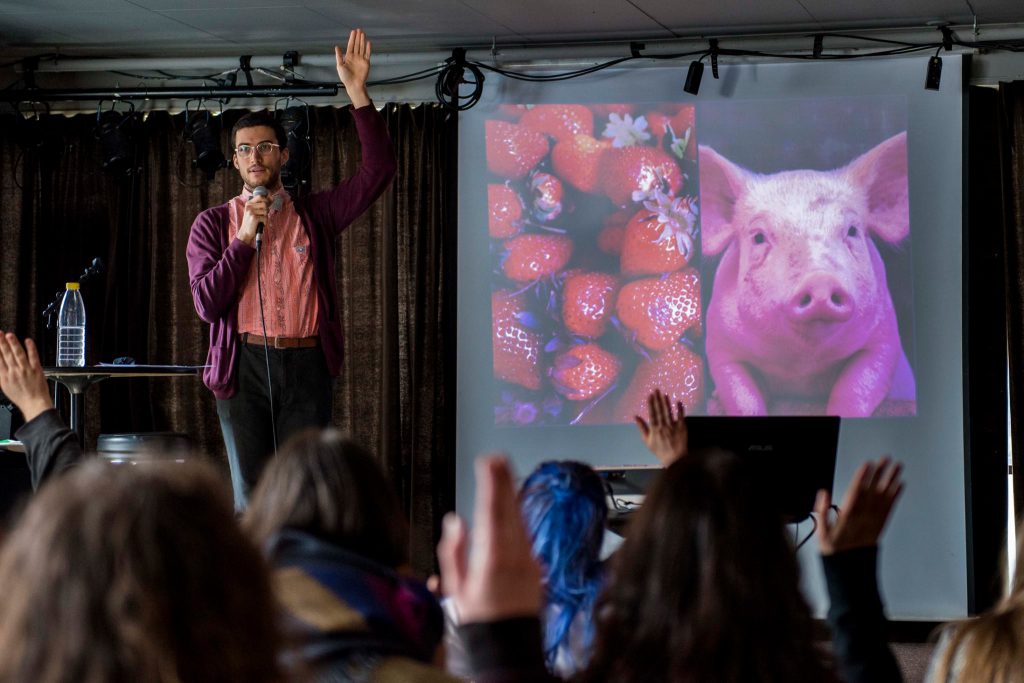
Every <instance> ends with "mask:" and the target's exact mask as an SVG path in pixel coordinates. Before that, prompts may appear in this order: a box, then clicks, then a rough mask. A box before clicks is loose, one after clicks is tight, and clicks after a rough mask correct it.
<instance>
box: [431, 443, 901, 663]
mask: <svg viewBox="0 0 1024 683" xmlns="http://www.w3.org/2000/svg"><path fill="white" fill-rule="evenodd" d="M477 473H478V481H477V485H478V493H477V505H476V510H475V518H474V519H475V528H474V538H473V543H472V544H470V543H469V540H468V536H467V532H466V529H465V526H464V525H463V524H462V523H461V522H460V521H458V520H457V519H453V520H449V521H446V525H445V533H444V535H443V536H442V540H441V543H440V545H439V547H438V553H439V559H440V562H441V569H442V581H443V585H444V589H445V592H446V593H447V594H448V595H450V596H452V599H453V600H454V601H455V602H456V605H457V607H458V609H459V612H460V614H461V615H462V618H463V620H464V622H463V626H462V627H461V628H460V632H461V634H462V636H463V638H464V639H466V641H467V643H469V647H468V651H469V653H470V658H471V661H472V665H473V667H474V672H475V674H476V675H477V677H488V676H495V677H496V676H498V675H500V676H501V677H502V679H503V680H506V681H526V680H549V679H545V678H544V676H545V674H544V673H543V671H542V669H543V662H542V660H541V657H540V653H539V649H540V636H539V627H538V624H537V621H536V615H537V614H538V613H539V607H540V586H539V581H538V579H537V578H536V577H537V576H538V574H539V569H538V568H537V565H536V563H535V561H534V560H533V558H532V557H531V556H530V553H529V545H528V540H527V537H526V532H525V530H524V529H523V526H522V523H521V521H520V520H519V517H518V514H517V513H516V512H515V508H514V498H513V495H514V494H513V493H512V492H511V473H510V472H509V469H508V465H507V463H505V461H504V460H503V459H500V458H490V459H483V460H481V461H480V462H479V463H478V468H477ZM755 483H756V482H751V481H749V479H748V478H746V476H745V474H744V470H743V468H742V467H741V466H740V463H739V461H738V460H737V459H736V458H735V457H733V456H729V455H725V454H721V453H719V454H697V455H692V454H691V455H688V456H687V457H685V458H682V459H679V460H677V461H676V462H674V463H673V464H672V465H670V466H669V467H668V468H667V469H666V470H665V472H664V473H663V475H662V476H661V477H660V478H659V480H658V481H657V483H656V484H655V485H654V486H653V488H652V490H651V491H650V492H649V494H648V497H647V500H646V501H645V504H644V507H643V509H642V510H641V512H640V516H639V517H638V518H637V519H636V520H635V521H634V523H633V526H632V527H631V529H630V534H629V537H628V538H627V540H626V543H625V544H624V545H623V546H622V548H620V550H619V552H618V553H617V556H616V558H615V559H614V560H613V566H612V570H611V577H610V579H609V586H608V589H607V592H606V593H605V595H604V596H603V597H602V598H601V599H600V600H599V602H598V606H597V615H598V617H597V629H598V632H597V638H596V641H595V646H594V651H593V655H592V659H591V663H590V665H589V666H588V668H587V670H586V671H585V672H583V674H581V675H580V676H578V677H577V678H576V679H574V680H580V681H591V680H594V681H608V680H615V681H634V680H635V681H649V680H659V681H734V680H735V681H738V680H758V681H771V680H780V681H794V680H801V681H803V680H808V681H831V680H838V675H837V672H836V671H835V670H834V669H833V668H832V666H831V665H830V663H829V662H828V660H827V658H826V657H825V656H824V654H823V653H822V652H821V650H820V649H819V646H818V645H817V644H815V643H814V641H813V633H812V629H811V616H810V613H809V610H808V608H807V605H806V604H805V602H804V601H803V598H802V597H801V595H800V593H799V590H798V586H797V566H796V561H795V557H794V555H793V552H792V548H791V546H790V545H789V543H788V539H787V537H786V535H785V534H784V532H783V527H782V524H781V521H779V520H778V519H774V520H773V519H770V518H768V517H767V516H766V515H765V514H764V511H763V508H760V507H753V505H754V501H755V500H756V497H757V495H758V494H757V491H756V488H757V487H756V486H755V485H754V484H755ZM901 486H902V485H901V483H900V480H899V467H898V466H897V467H893V466H892V465H891V464H890V463H889V462H888V461H887V460H883V461H882V462H880V463H879V464H878V465H875V464H873V463H868V464H865V465H864V466H862V467H861V468H860V470H859V471H858V473H857V476H856V477H855V479H854V481H853V483H852V484H851V486H850V489H849V490H848V492H847V495H846V498H845V499H844V509H843V511H842V512H841V513H839V515H838V517H837V519H836V520H834V521H831V520H828V519H824V520H822V523H821V524H820V531H819V541H820V543H821V547H822V551H823V552H824V553H825V554H826V555H827V557H828V559H827V560H826V564H825V570H826V573H827V574H828V575H829V588H830V591H838V597H839V602H840V603H841V604H840V605H839V606H838V609H837V608H836V605H833V609H831V610H830V621H831V623H832V625H833V627H834V628H836V629H837V633H836V642H837V645H838V646H839V648H838V652H837V656H838V657H839V658H840V665H839V666H840V669H839V671H840V672H841V673H842V674H843V675H844V677H848V680H849V681H851V682H852V681H867V680H872V681H896V680H900V674H899V670H898V668H897V667H896V664H895V660H894V658H893V657H892V654H891V652H889V650H888V646H887V644H886V643H885V640H884V628H883V627H884V615H883V614H882V611H881V601H880V599H879V598H878V594H877V586H876V584H875V568H874V564H873V562H874V554H875V549H874V544H875V543H876V542H877V539H878V535H879V534H880V533H881V530H882V528H883V527H884V524H885V520H886V519H887V518H888V515H889V512H890V511H891V509H892V505H893V504H894V502H895V500H896V498H897V497H898V496H899V493H900V491H901ZM818 502H819V507H820V506H824V507H823V508H821V509H820V510H819V512H820V513H821V512H823V513H827V512H828V503H829V502H830V501H829V500H828V497H827V496H824V495H823V496H820V498H819V501H818ZM865 558H870V560H871V562H872V563H871V564H870V565H868V563H866V562H865V561H863V560H864V559H865ZM535 582H536V583H535ZM832 595H833V599H835V598H836V595H837V594H836V592H833V593H832ZM854 596H856V597H858V598H859V599H851V598H853V597H854ZM531 617H533V619H531ZM535 650H536V651H535ZM844 658H845V659H847V660H849V661H842V660H843V659H844Z"/></svg>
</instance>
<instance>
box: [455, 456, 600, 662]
mask: <svg viewBox="0 0 1024 683" xmlns="http://www.w3.org/2000/svg"><path fill="white" fill-rule="evenodd" d="M519 506H520V509H521V512H522V515H523V518H524V521H525V523H526V529H527V533H528V534H529V536H530V540H531V543H532V546H533V554H534V556H535V557H536V558H537V559H538V560H539V561H540V566H541V568H542V572H543V576H542V581H543V584H544V609H543V623H544V657H545V661H546V663H547V666H548V668H549V669H550V670H551V671H553V672H554V673H556V674H558V675H560V676H564V677H568V676H570V675H572V674H573V673H575V672H577V671H579V670H580V669H582V668H583V667H584V666H585V665H586V663H587V659H588V658H589V656H590V647H591V643H592V641H593V639H594V629H593V623H594V622H593V609H594V603H595V601H596V599H597V594H598V592H599V591H600V590H601V586H602V584H603V574H604V570H603V563H602V562H601V558H600V555H601V546H602V542H603V540H604V532H605V521H606V520H607V518H608V506H607V503H606V501H605V492H604V485H603V484H602V482H601V478H600V477H599V476H598V474H597V473H596V472H595V471H594V470H593V469H592V468H591V467H590V466H589V465H585V464H583V463H579V462H554V461H552V462H545V463H542V464H541V465H539V466H538V467H537V468H536V469H535V470H534V471H533V472H532V473H531V474H530V475H529V476H528V477H527V478H526V481H525V482H523V486H522V489H521V490H520V492H519ZM442 604H443V605H444V607H445V610H446V616H447V617H449V619H448V622H447V624H446V627H447V629H446V630H447V633H446V646H447V653H446V654H447V666H448V670H449V671H450V672H452V673H453V674H456V675H459V676H469V675H470V674H471V670H470V667H469V661H468V658H467V656H466V652H465V647H464V645H463V643H462V642H460V641H459V639H458V637H457V631H456V626H457V625H458V621H459V615H458V614H457V613H456V610H455V608H454V606H453V603H452V601H451V600H447V599H446V600H445V601H443V603H442Z"/></svg>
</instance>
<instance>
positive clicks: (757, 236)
mask: <svg viewBox="0 0 1024 683" xmlns="http://www.w3.org/2000/svg"><path fill="white" fill-rule="evenodd" d="M751 239H752V240H753V242H754V244H764V240H765V237H764V233H763V232H755V233H754V236H753V237H752V238H751Z"/></svg>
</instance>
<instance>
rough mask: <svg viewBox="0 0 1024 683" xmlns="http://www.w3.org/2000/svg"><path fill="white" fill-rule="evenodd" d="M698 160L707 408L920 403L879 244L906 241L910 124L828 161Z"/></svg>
mask: <svg viewBox="0 0 1024 683" xmlns="http://www.w3.org/2000/svg"><path fill="white" fill-rule="evenodd" d="M825 142H827V141H822V142H821V144H825ZM698 164H699V169H700V170H699V172H700V205H701V235H700V236H701V248H702V255H703V258H704V259H705V260H708V259H717V265H716V266H715V268H714V271H713V279H711V278H712V275H711V274H709V273H707V272H705V276H706V277H708V278H709V280H707V281H706V285H705V286H708V285H710V288H711V295H710V300H709V302H708V304H707V310H706V319H705V334H706V338H705V355H706V360H707V368H708V373H709V376H710V383H711V385H712V389H711V393H710V396H709V399H708V406H707V409H708V412H710V413H717V414H726V415H766V414H814V413H826V414H832V415H840V416H843V417H867V416H872V415H875V416H879V415H885V416H892V415H912V414H916V388H915V380H914V374H913V371H912V369H911V365H910V363H909V362H908V359H907V354H906V352H905V344H906V342H907V340H901V334H900V321H899V320H898V315H897V309H896V307H895V306H894V303H893V296H892V293H891V292H890V287H889V278H888V277H887V269H886V263H885V262H884V260H883V256H882V250H884V251H885V252H886V253H889V252H892V253H898V252H899V251H900V250H906V249H909V235H910V221H909V202H908V188H907V185H908V182H907V135H906V132H901V133H898V134H896V135H892V136H891V137H888V138H887V139H885V140H883V141H881V142H880V143H879V144H877V145H875V146H874V147H871V148H870V149H867V151H865V152H863V153H861V154H859V155H858V156H855V157H854V158H848V161H847V162H846V163H844V164H843V165H841V166H840V167H838V168H833V169H831V170H806V169H801V168H796V167H794V168H792V170H779V171H775V172H771V173H756V172H753V171H751V170H748V169H747V168H744V166H742V165H741V164H739V163H735V162H733V161H731V160H730V159H729V158H726V156H725V155H724V154H722V153H719V152H718V151H716V149H714V148H713V146H712V145H711V144H708V145H704V144H702V145H700V147H699V151H698ZM901 276H902V277H903V280H902V281H907V280H908V277H909V276H908V275H906V274H901ZM907 289H909V287H908V288H907ZM905 327H906V326H905Z"/></svg>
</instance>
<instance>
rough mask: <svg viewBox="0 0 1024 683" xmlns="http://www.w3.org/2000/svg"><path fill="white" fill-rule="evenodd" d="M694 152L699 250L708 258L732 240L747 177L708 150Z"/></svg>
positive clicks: (737, 168) (718, 155) (740, 169)
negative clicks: (735, 219) (698, 213)
mask: <svg viewBox="0 0 1024 683" xmlns="http://www.w3.org/2000/svg"><path fill="white" fill-rule="evenodd" d="M697 149H698V160H699V163H700V233H701V238H700V239H701V249H702V251H703V252H704V253H705V254H708V255H709V256H710V255H712V254H717V253H719V252H720V251H722V250H723V249H725V247H726V246H727V245H728V244H729V242H730V241H732V238H733V236H734V233H733V228H732V219H733V216H734V215H735V212H736V203H737V202H738V201H739V199H740V197H742V196H743V193H744V192H746V188H747V180H748V176H749V175H750V174H749V173H747V171H745V170H743V169H742V168H740V167H739V166H737V165H736V164H734V163H732V162H731V161H729V160H728V159H726V158H725V157H723V156H722V155H721V154H719V153H718V152H716V151H715V150H713V149H711V148H710V147H707V146H705V145H700V146H699V147H698V148H697Z"/></svg>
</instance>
